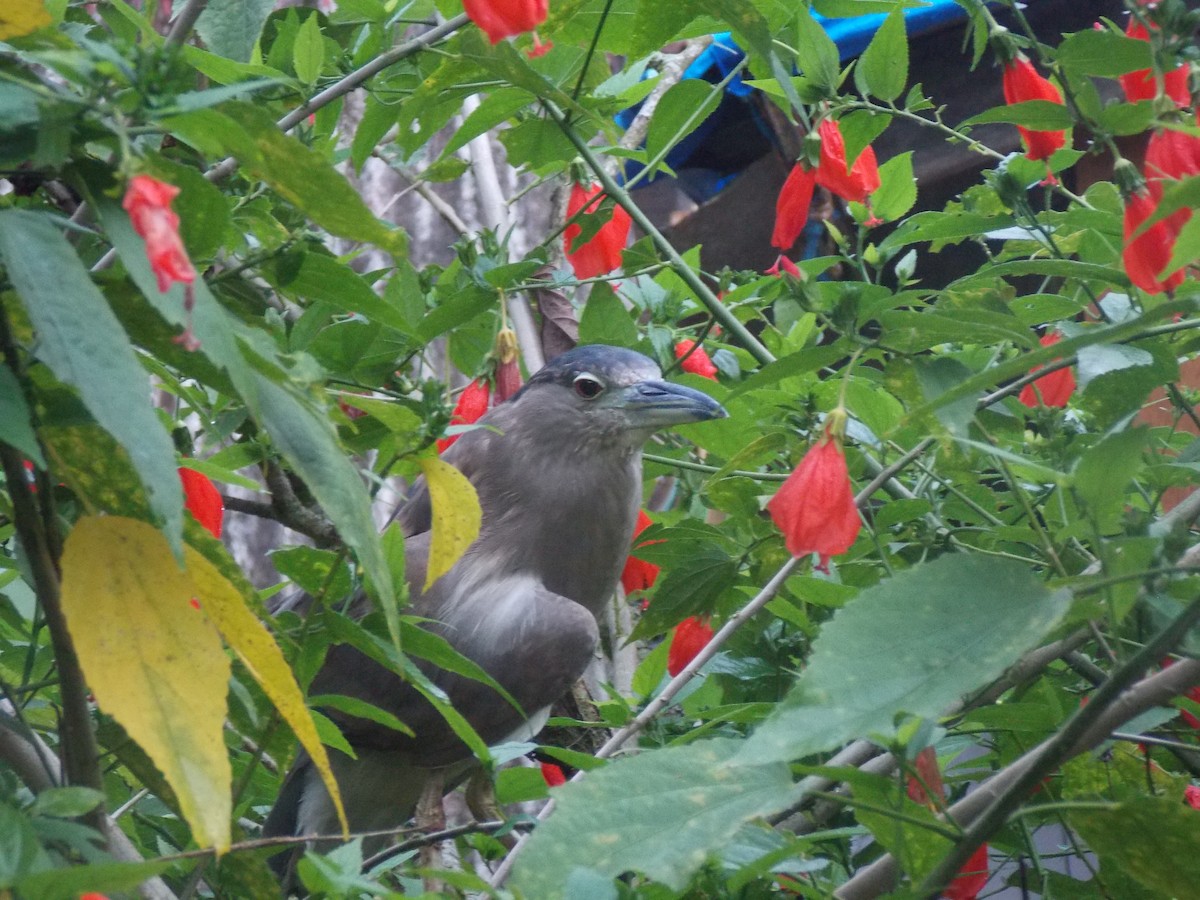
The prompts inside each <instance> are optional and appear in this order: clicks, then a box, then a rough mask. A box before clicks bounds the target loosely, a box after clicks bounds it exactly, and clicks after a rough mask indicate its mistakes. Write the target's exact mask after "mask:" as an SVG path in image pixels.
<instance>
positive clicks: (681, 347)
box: [675, 340, 717, 381]
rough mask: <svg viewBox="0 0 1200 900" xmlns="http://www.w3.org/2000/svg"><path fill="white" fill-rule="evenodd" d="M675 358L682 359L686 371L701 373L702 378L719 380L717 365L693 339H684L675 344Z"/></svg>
mask: <svg viewBox="0 0 1200 900" xmlns="http://www.w3.org/2000/svg"><path fill="white" fill-rule="evenodd" d="M675 358H676V359H682V360H683V364H682V368H683V371H685V372H691V373H692V374H693V375H699V376H700V377H701V378H711V379H712V380H713V381H716V380H717V367H716V366H714V365H713V361H712V360H711V359H709V357H708V353H707V352H705V350H704V348H703V347H700V346H698V345H697V344H696V342H695V341H692V340H682V341H680V342H679V343H678V344H676V345H675Z"/></svg>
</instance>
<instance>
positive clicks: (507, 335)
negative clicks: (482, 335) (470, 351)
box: [493, 328, 524, 403]
mask: <svg viewBox="0 0 1200 900" xmlns="http://www.w3.org/2000/svg"><path fill="white" fill-rule="evenodd" d="M495 353H496V360H497V362H496V394H495V397H494V398H493V402H494V403H503V402H504V401H505V400H508V399H510V398H511V397H512V395H513V394H515V393H516V392H517V391H519V390H520V389H521V385H522V384H524V381H523V380H522V379H521V364H520V363H519V362H518V361H517V360H518V357H519V356H520V353H519V350H518V347H517V335H516V333H515V332H514V331H513V330H512V329H511V328H501V329H500V332H499V333H498V334H497V335H496V348H495Z"/></svg>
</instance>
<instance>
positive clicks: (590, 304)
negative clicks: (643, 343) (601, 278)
mask: <svg viewBox="0 0 1200 900" xmlns="http://www.w3.org/2000/svg"><path fill="white" fill-rule="evenodd" d="M579 342H580V343H581V344H615V345H617V346H618V347H636V346H637V343H638V330H637V325H636V324H634V321H633V318H632V316H630V314H629V310H627V309H626V308H625V304H623V303H622V302H621V301H620V299H619V298H618V297H617V295H616V294H614V293H613V292H612V289H611V288H609V287H608V285H607V284H605V285H603V286H602V285H599V284H598V285H596V286H595V287H594V288H592V293H591V296H589V297H588V301H587V305H586V306H584V308H583V315H581V316H580V317H579Z"/></svg>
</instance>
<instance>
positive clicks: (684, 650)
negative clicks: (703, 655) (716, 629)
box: [667, 616, 713, 678]
mask: <svg viewBox="0 0 1200 900" xmlns="http://www.w3.org/2000/svg"><path fill="white" fill-rule="evenodd" d="M712 637H713V630H712V628H711V627H710V626H709V624H708V621H707V620H706V619H700V618H697V617H696V616H688V617H687V618H686V619H684V620H683V621H682V622H680V623H679V624H678V625H676V626H675V634H674V635H672V637H671V647H670V649H669V650H668V651H667V672H668V673H669V674H670V676H671V677H672V678H674V677H675V676H676V675H678V674H679V673H680V672H682V671H683V670H684V668H685V667H686V666H687V664H688V663H690V662H691V661H692V660H693V659H695V658H696V654H697V653H699V652H700V651H701V650H703V649H704V648H705V646H706V645H707V644H708V642H709V641H711V640H712Z"/></svg>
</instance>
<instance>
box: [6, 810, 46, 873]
mask: <svg viewBox="0 0 1200 900" xmlns="http://www.w3.org/2000/svg"><path fill="white" fill-rule="evenodd" d="M49 867H50V858H49V857H48V856H46V852H45V851H44V850H43V849H42V846H41V844H40V843H39V842H38V836H37V832H35V831H34V830H33V825H32V824H31V823H30V821H29V818H28V817H27V816H26V815H25V814H24V813H21V812H18V811H17V810H16V809H13V807H11V806H9V805H8V804H7V803H0V888H11V887H13V886H14V885H15V884H16V883H17V882H18V881H19V880H20V879H21V878H23V877H25V876H26V875H29V874H31V873H33V872H36V871H38V870H40V869H46V868H49Z"/></svg>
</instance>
